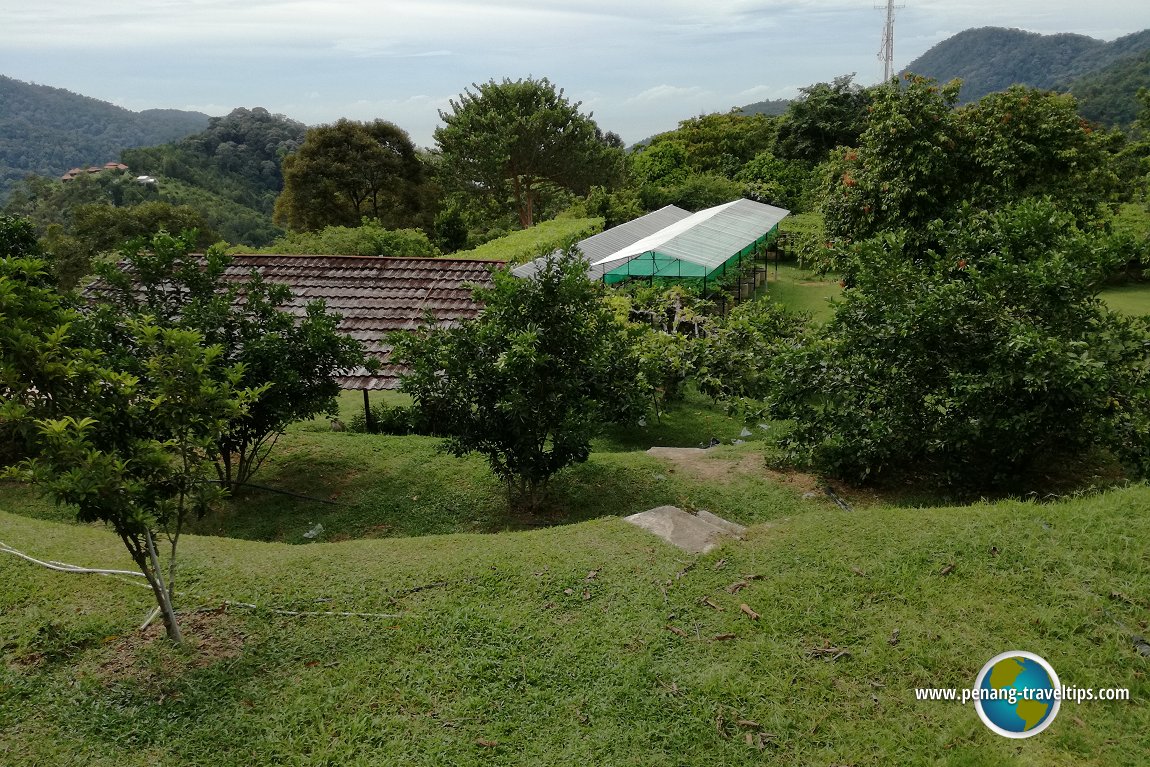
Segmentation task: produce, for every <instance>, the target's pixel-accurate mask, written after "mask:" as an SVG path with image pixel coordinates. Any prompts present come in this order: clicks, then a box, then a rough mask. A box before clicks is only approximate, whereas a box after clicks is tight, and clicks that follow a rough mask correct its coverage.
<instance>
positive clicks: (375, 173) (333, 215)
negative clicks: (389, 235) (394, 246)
mask: <svg viewBox="0 0 1150 767" xmlns="http://www.w3.org/2000/svg"><path fill="white" fill-rule="evenodd" d="M283 177H284V189H283V192H282V193H281V194H280V196H279V198H278V199H277V200H276V206H275V220H276V221H277V222H278V223H280V224H282V225H284V226H286V227H287V228H289V229H292V230H302V231H314V230H316V229H322V228H323V227H325V226H332V225H334V226H355V225H357V224H358V223H359V222H360V220H361V219H363V218H364V217H365V216H366V217H369V218H373V219H378V220H379V221H381V222H383V223H384V225H385V226H389V227H402V226H409V225H410V224H411V223H412V222H413V221H414V219H415V216H416V214H417V213H418V212H419V210H420V207H421V201H420V192H421V190H420V186H421V184H422V183H423V166H422V164H421V163H420V160H419V157H418V155H417V154H416V151H415V145H414V144H413V143H412V142H411V138H410V137H409V136H408V135H407V132H406V131H404V130H403V129H402V128H400V127H398V126H397V125H395V124H394V123H390V122H388V121H386V120H373V121H372V122H367V123H363V122H357V121H354V120H348V119H341V120H339V121H337V122H335V123H333V124H331V125H320V126H318V127H315V128H311V129H310V130H308V132H307V134H306V135H305V136H304V140H303V144H302V145H301V146H300V148H299V149H298V150H297V151H296V152H294V153H292V154H289V155H288V156H286V157H285V158H284V160H283Z"/></svg>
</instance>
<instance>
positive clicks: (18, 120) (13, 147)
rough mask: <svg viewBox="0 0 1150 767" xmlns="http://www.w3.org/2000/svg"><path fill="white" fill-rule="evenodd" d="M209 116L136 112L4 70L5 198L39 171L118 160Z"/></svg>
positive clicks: (1, 178) (0, 157)
mask: <svg viewBox="0 0 1150 767" xmlns="http://www.w3.org/2000/svg"><path fill="white" fill-rule="evenodd" d="M207 125H208V115H205V114H201V113H199V112H184V111H180V110H176V109H148V110H145V111H143V112H132V111H130V110H127V109H123V108H121V107H118V106H115V105H113V104H109V103H107V102H106V101H100V100H98V99H94V98H89V97H87V96H81V95H79V94H76V93H72V92H71V91H66V90H63V89H62V88H51V87H48V86H46V85H35V84H33V83H26V82H21V81H20V80H13V79H12V78H10V77H4V76H3V75H0V200H3V198H4V197H6V196H7V194H8V191H9V189H10V188H11V187H12V186H13V184H15V183H16V182H18V181H19V180H21V179H22V178H24V177H25V176H27V175H28V174H30V173H34V174H37V175H41V176H59V175H61V174H63V173H64V172H66V171H68V170H69V169H71V168H74V167H78V166H89V165H103V164H104V163H106V162H109V161H112V160H118V159H119V157H120V152H121V151H122V150H124V149H128V148H131V147H139V146H151V145H154V144H162V143H166V142H169V141H173V140H175V139H178V138H182V137H184V136H187V135H190V134H192V133H196V132H198V131H202V130H203V129H204V128H205V127H207Z"/></svg>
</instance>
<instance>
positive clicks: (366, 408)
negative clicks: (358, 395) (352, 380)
mask: <svg viewBox="0 0 1150 767" xmlns="http://www.w3.org/2000/svg"><path fill="white" fill-rule="evenodd" d="M363 424H364V427H365V428H366V429H367V433H368V434H371V433H372V432H374V431H375V421H374V420H372V417H371V400H370V399H369V397H368V394H367V389H364V390H363Z"/></svg>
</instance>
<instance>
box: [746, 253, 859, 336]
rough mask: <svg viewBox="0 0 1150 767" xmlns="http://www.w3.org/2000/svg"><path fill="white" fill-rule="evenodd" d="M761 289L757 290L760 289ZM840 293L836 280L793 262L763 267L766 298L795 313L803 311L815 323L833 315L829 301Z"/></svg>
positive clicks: (824, 320)
mask: <svg viewBox="0 0 1150 767" xmlns="http://www.w3.org/2000/svg"><path fill="white" fill-rule="evenodd" d="M760 290H761V289H760ZM840 293H842V287H841V286H840V285H839V280H838V278H837V277H823V276H819V275H817V274H815V273H814V272H812V271H810V270H809V269H804V268H803V267H801V266H798V265H797V264H794V263H781V264H779V265H778V269H777V270H776V268H775V265H774V264H771V265H770V266H768V268H767V286H766V295H767V296H769V297H770V300H771V301H773V302H775V303H780V304H782V305H784V306H786V307H787V308H788V309H791V310H792V311H796V312H806V313H808V314H810V315H811V317H812V318H813V319H814V320H815V321H817V322H826V321H827V320H829V319H830V318H831V317H832V316H834V306H833V304H832V303H831V301H832V300H833V299H834V298H836V297H837V296H838V295H839V294H840Z"/></svg>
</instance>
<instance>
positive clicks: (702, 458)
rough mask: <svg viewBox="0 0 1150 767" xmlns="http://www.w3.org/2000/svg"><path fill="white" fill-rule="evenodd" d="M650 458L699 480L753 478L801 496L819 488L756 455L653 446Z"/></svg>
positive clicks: (804, 476) (809, 477)
mask: <svg viewBox="0 0 1150 767" xmlns="http://www.w3.org/2000/svg"><path fill="white" fill-rule="evenodd" d="M647 455H653V456H655V457H656V458H664V459H666V460H668V461H670V462H671V463H672V464H674V466H675V469H676V470H678V471H682V472H684V473H686V474H689V475H690V476H692V477H694V478H696V479H703V480H714V481H718V482H730V481H732V480H733V479H735V478H736V477H739V476H744V477H748V476H750V477H760V478H762V479H766V480H769V481H771V482H773V483H775V484H778V485H784V486H786V487H789V488H791V489H792V490H795V491H797V492H799V493H804V492H814V491H817V490H818V488H819V481H818V478H817V477H815V476H814V475H812V474H804V473H803V472H800V471H776V470H774V469H770V468H768V467H767V466H766V465H765V463H764V461H763V457H762V456H761V455H758V454H757V453H743V454H741V455H737V456H730V455H724V454H720V453H716V452H715V451H714V449H713V448H711V449H706V450H704V449H703V448H699V447H653V448H650V449H649V450H648V451H647Z"/></svg>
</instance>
